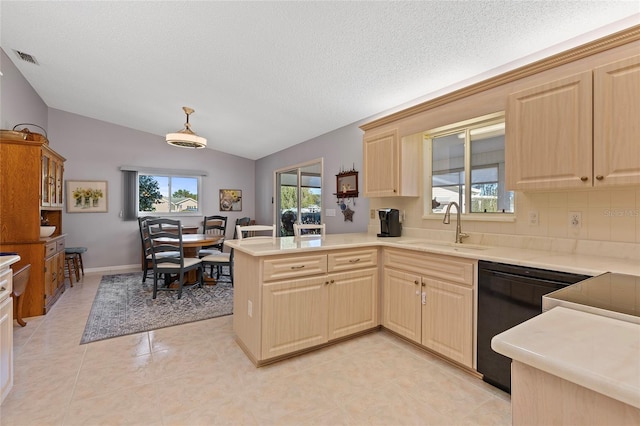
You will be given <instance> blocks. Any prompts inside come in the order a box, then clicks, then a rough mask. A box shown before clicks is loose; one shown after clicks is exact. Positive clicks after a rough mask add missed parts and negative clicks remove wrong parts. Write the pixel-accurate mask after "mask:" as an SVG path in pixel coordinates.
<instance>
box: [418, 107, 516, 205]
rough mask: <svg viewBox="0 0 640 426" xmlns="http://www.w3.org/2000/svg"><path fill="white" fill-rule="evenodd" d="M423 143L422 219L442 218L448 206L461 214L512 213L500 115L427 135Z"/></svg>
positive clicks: (501, 115) (502, 123)
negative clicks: (425, 200) (437, 215)
mask: <svg viewBox="0 0 640 426" xmlns="http://www.w3.org/2000/svg"><path fill="white" fill-rule="evenodd" d="M425 143H426V144H427V149H425V152H426V153H427V156H429V157H428V158H426V159H425V160H426V161H425V163H426V167H427V168H428V169H430V171H431V173H430V175H431V179H428V180H427V181H426V182H425V187H426V190H427V191H428V192H427V193H428V194H429V193H430V198H429V199H428V200H430V202H429V204H430V205H426V206H425V212H426V213H427V214H429V213H444V211H445V210H446V208H447V206H448V205H449V204H450V203H451V202H454V201H455V202H456V203H458V205H459V206H460V208H461V210H462V213H463V214H470V213H513V212H514V197H513V192H511V191H507V190H506V189H505V175H504V114H502V113H499V114H492V115H490V116H484V117H479V118H477V119H474V120H468V121H465V122H462V123H457V124H453V125H450V126H446V127H443V128H440V129H435V130H432V131H430V132H428V137H426V139H425ZM426 175H427V176H428V175H429V173H427V174H426Z"/></svg>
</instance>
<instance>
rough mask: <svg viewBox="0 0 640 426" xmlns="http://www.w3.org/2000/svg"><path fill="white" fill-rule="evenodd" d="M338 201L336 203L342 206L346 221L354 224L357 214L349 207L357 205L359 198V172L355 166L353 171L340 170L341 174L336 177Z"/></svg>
mask: <svg viewBox="0 0 640 426" xmlns="http://www.w3.org/2000/svg"><path fill="white" fill-rule="evenodd" d="M334 195H335V196H336V197H337V198H338V200H337V201H336V203H337V204H338V205H339V206H340V210H341V211H342V214H343V215H344V221H345V222H346V221H349V222H353V214H354V213H355V212H354V211H353V210H351V208H350V207H349V205H351V204H353V205H354V206H355V205H356V198H358V172H357V171H356V169H355V165H354V166H353V168H352V169H351V170H348V171H345V170H344V169H340V173H338V174H337V175H336V192H335V194H334Z"/></svg>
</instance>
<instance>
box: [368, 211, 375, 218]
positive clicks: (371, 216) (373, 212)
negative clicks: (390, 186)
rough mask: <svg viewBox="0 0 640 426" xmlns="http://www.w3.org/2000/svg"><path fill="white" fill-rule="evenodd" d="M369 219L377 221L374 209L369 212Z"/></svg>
mask: <svg viewBox="0 0 640 426" xmlns="http://www.w3.org/2000/svg"><path fill="white" fill-rule="evenodd" d="M369 217H370V218H371V219H375V218H376V211H375V210H374V209H371V210H370V211H369Z"/></svg>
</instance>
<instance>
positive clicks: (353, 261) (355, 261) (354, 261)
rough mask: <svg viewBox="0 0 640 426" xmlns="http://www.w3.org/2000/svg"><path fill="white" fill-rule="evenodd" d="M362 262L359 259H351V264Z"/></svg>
mask: <svg viewBox="0 0 640 426" xmlns="http://www.w3.org/2000/svg"><path fill="white" fill-rule="evenodd" d="M358 262H360V258H357V259H349V263H358Z"/></svg>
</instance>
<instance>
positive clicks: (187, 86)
mask: <svg viewBox="0 0 640 426" xmlns="http://www.w3.org/2000/svg"><path fill="white" fill-rule="evenodd" d="M639 13H640V3H638V2H637V1H624V2H621V1H610V0H609V1H603V2H602V1H550V2H546V1H422V2H421V1H413V2H385V1H380V2H368V1H359V2H351V1H340V2H328V1H322V2H291V1H289V2H239V1H237V2H217V1H216V2H189V1H184V2H164V1H163V2H151V1H141V2H122V1H119V2H115V1H106V2H93V1H92V2H89V1H80V2H64V1H50V2H40V1H6V0H2V1H1V2H0V20H1V21H0V24H1V33H0V46H2V48H3V49H4V51H5V52H6V53H7V55H9V57H10V58H11V60H12V61H13V62H14V63H15V64H16V66H17V67H18V69H19V70H20V72H21V73H22V74H23V75H24V76H25V78H26V79H27V80H28V81H29V82H30V83H31V85H32V86H33V87H34V89H35V90H36V91H37V92H38V94H39V95H40V96H41V97H42V99H43V100H44V102H45V103H46V104H47V105H48V106H49V107H51V108H56V109H60V110H63V111H68V112H72V113H76V114H80V115H83V116H87V117H91V118H95V119H98V120H103V121H107V122H111V123H115V124H119V125H122V126H126V127H130V128H134V129H137V130H141V131H145V132H149V133H152V134H156V135H160V136H164V134H165V133H168V132H173V131H176V130H180V129H181V128H182V127H183V124H184V121H185V116H184V113H183V112H182V106H190V107H192V108H194V109H195V110H196V112H195V113H194V114H193V115H192V116H191V119H190V122H191V125H192V128H193V130H194V131H195V132H196V133H198V134H199V135H200V136H204V137H206V138H207V139H208V142H209V145H208V146H209V148H213V149H216V150H219V151H223V152H227V153H231V154H235V155H239V156H242V157H246V158H250V159H258V158H261V157H263V156H266V155H269V154H272V153H274V152H277V151H280V150H282V149H284V148H287V147H289V146H292V145H295V144H297V143H300V142H303V141H305V140H308V139H311V138H313V137H315V136H319V135H321V134H324V133H326V132H329V131H331V130H334V129H336V128H339V127H342V126H345V125H347V124H350V123H354V122H356V121H359V120H361V119H364V118H366V117H370V116H372V115H375V114H378V113H380V112H381V111H386V110H389V109H392V108H395V107H397V106H399V105H408V104H410V103H411V102H412V101H413V100H416V99H419V100H425V99H428V98H429V97H430V95H435V94H438V92H442V91H443V89H444V90H446V89H448V88H452V87H455V86H456V85H460V84H461V82H465V83H468V82H471V81H473V80H474V78H475V79H479V78H480V77H482V78H486V77H488V76H490V75H495V74H497V73H498V72H503V71H506V69H505V68H509V67H514V66H515V65H516V64H517V65H522V64H521V63H518V61H519V60H522V58H525V57H529V59H530V58H531V57H532V56H529V55H534V54H536V52H541V51H543V50H545V49H546V52H551V53H556V52H554V51H553V49H554V46H555V48H556V49H558V48H559V47H562V50H564V49H566V48H568V47H573V46H566V43H565V44H564V45H561V46H558V44H559V43H562V42H565V41H567V40H570V39H573V40H571V41H570V43H571V42H573V45H577V44H581V43H584V42H586V41H589V40H590V39H595V38H597V37H599V36H602V35H603V34H598V31H603V30H606V31H609V30H610V29H612V28H613V29H615V30H617V29H622V28H623V27H628V26H631V25H634V24H637V23H640V15H638V14H639ZM616 26H617V27H620V28H617V27H616ZM603 27H604V28H603ZM609 32H613V31H609ZM14 50H20V51H23V52H26V53H29V54H31V55H33V56H34V57H35V58H36V59H37V60H38V62H39V65H33V64H30V63H27V62H24V61H21V60H19V59H17V56H16V54H15V53H14ZM440 94H441V93H440ZM176 149H177V148H176Z"/></svg>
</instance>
